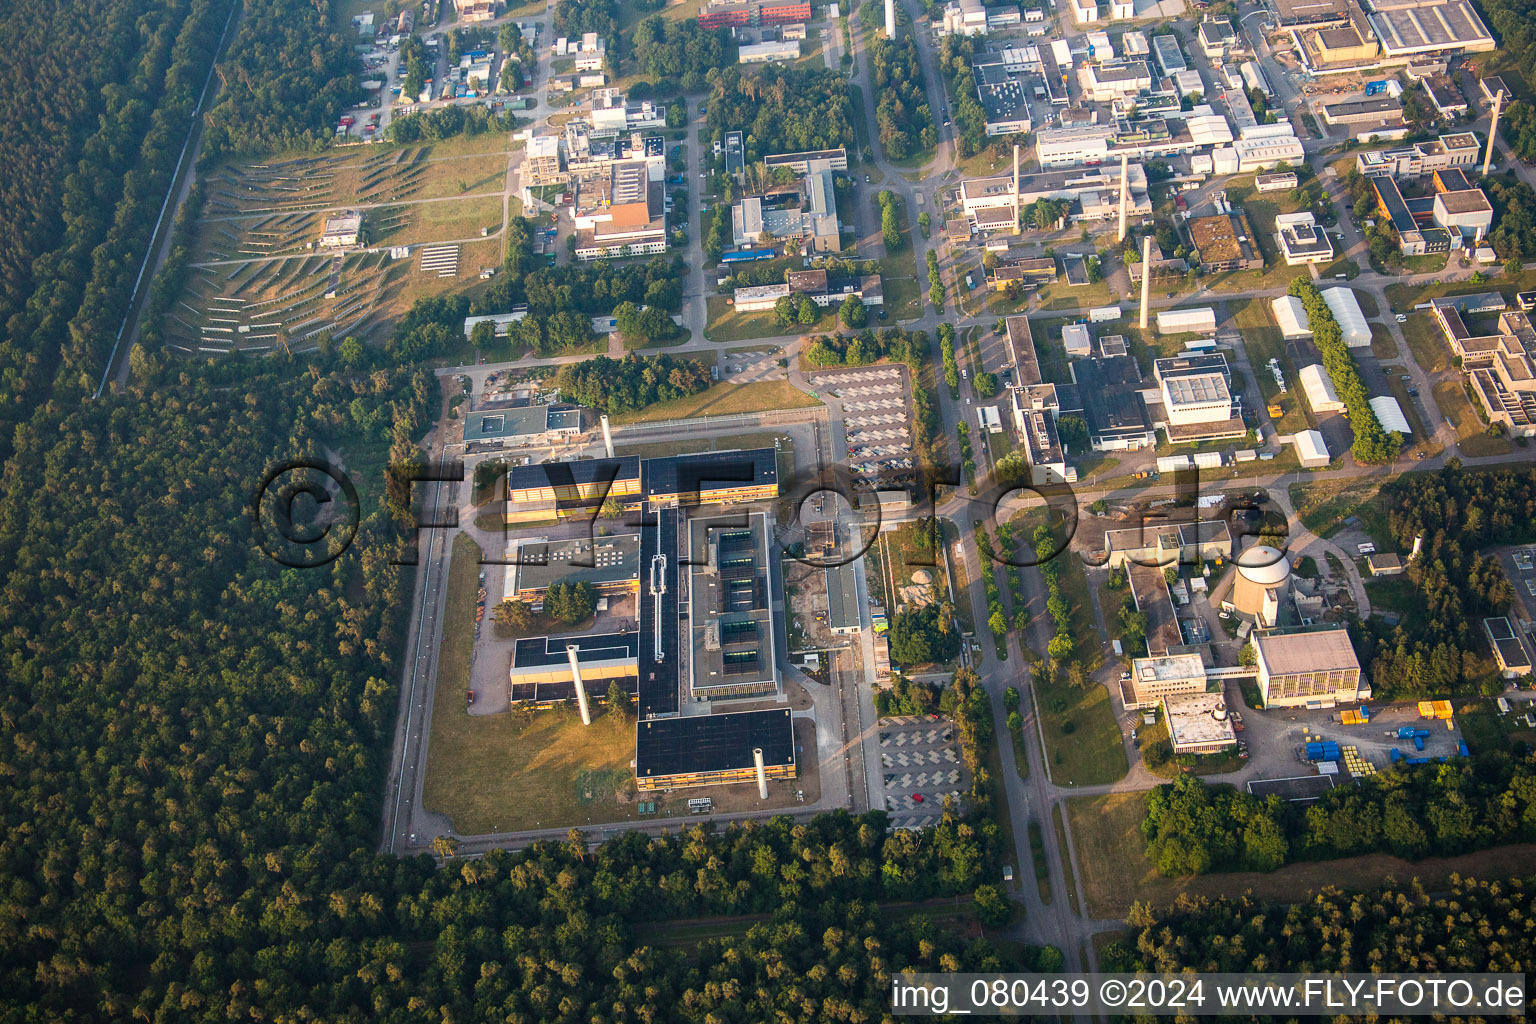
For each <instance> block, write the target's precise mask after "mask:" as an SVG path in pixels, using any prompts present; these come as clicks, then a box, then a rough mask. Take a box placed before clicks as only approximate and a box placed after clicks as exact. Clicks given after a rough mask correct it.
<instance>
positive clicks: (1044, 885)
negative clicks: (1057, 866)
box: [1029, 821, 1052, 903]
mask: <svg viewBox="0 0 1536 1024" xmlns="http://www.w3.org/2000/svg"><path fill="white" fill-rule="evenodd" d="M1029 859H1030V860H1031V861H1032V862H1033V863H1034V868H1035V885H1036V886H1037V887H1039V889H1040V902H1042V903H1049V902H1051V898H1052V893H1051V866H1050V864H1048V863H1047V862H1046V859H1045V833H1044V832H1043V831H1042V830H1041V828H1040V823H1039V822H1038V821H1031V822H1030V823H1029Z"/></svg>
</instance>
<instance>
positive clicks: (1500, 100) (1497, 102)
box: [1483, 89, 1504, 178]
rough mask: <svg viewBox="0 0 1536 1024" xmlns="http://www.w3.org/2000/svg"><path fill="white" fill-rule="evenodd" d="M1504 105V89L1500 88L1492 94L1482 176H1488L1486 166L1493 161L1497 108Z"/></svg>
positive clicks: (1497, 116) (1496, 132)
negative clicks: (1491, 107) (1490, 117)
mask: <svg viewBox="0 0 1536 1024" xmlns="http://www.w3.org/2000/svg"><path fill="white" fill-rule="evenodd" d="M1503 105H1504V90H1503V89H1500V90H1499V91H1498V92H1496V93H1494V94H1493V120H1492V121H1490V122H1488V152H1487V153H1486V154H1485V155H1484V156H1483V177H1485V178H1486V177H1487V176H1488V168H1489V166H1490V165H1491V164H1492V163H1493V140H1494V139H1495V138H1497V137H1498V134H1499V108H1500V107H1502V106H1503Z"/></svg>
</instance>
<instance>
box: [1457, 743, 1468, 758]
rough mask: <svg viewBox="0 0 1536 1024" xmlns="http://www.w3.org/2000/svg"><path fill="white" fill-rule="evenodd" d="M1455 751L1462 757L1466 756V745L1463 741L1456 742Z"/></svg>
mask: <svg viewBox="0 0 1536 1024" xmlns="http://www.w3.org/2000/svg"><path fill="white" fill-rule="evenodd" d="M1456 753H1458V754H1460V755H1461V756H1462V757H1466V756H1467V745H1466V744H1465V743H1458V744H1456Z"/></svg>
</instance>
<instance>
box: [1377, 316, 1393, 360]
mask: <svg viewBox="0 0 1536 1024" xmlns="http://www.w3.org/2000/svg"><path fill="white" fill-rule="evenodd" d="M1371 354H1372V355H1373V356H1375V357H1376V358H1377V359H1396V358H1397V355H1398V352H1397V339H1396V338H1394V337H1392V329H1391V328H1390V327H1388V326H1387V325H1386V324H1384V323H1379V322H1378V323H1373V324H1371Z"/></svg>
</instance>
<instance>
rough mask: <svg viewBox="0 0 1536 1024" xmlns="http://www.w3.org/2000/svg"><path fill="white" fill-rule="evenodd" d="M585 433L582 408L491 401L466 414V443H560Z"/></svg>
mask: <svg viewBox="0 0 1536 1024" xmlns="http://www.w3.org/2000/svg"><path fill="white" fill-rule="evenodd" d="M579 433H581V410H580V409H578V408H573V407H571V406H559V405H528V404H527V403H526V402H522V403H518V404H513V403H502V402H487V403H485V405H483V406H482V407H481V408H479V409H477V410H475V411H474V412H471V413H465V414H464V441H465V443H466V444H474V443H477V442H479V443H485V442H496V444H495V445H493V447H505V446H506V445H509V444H511V445H517V446H529V445H548V444H559V443H560V442H562V441H567V440H570V439H571V438H572V437H574V436H576V435H577V434H579Z"/></svg>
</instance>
